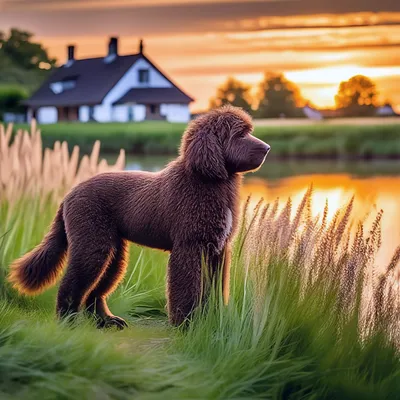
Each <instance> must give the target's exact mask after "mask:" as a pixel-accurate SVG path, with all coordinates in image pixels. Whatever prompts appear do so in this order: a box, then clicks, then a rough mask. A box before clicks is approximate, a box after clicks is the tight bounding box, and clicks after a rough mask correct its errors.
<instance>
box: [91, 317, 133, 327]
mask: <svg viewBox="0 0 400 400" xmlns="http://www.w3.org/2000/svg"><path fill="white" fill-rule="evenodd" d="M97 326H98V327H99V328H114V327H115V328H117V329H119V330H121V329H124V328H127V327H128V324H127V322H126V321H125V320H124V319H123V318H121V317H117V316H115V315H113V316H109V317H106V318H105V319H102V320H99V322H98V324H97Z"/></svg>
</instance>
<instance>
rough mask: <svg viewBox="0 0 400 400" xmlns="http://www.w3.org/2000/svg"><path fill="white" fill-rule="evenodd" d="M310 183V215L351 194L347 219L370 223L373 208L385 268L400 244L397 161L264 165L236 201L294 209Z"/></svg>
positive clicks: (146, 163) (151, 161) (144, 163)
mask: <svg viewBox="0 0 400 400" xmlns="http://www.w3.org/2000/svg"><path fill="white" fill-rule="evenodd" d="M168 161H169V159H166V158H160V157H147V158H142V157H135V158H133V159H129V160H128V162H127V169H131V170H132V169H145V170H149V171H155V170H159V169H161V168H163V167H164V165H165V164H166V163H167V162H168ZM310 184H313V187H314V196H313V208H312V212H313V214H314V215H317V214H318V213H322V212H323V209H324V206H325V201H326V199H328V204H329V215H328V217H329V218H332V217H333V215H334V213H335V212H336V210H337V209H338V208H340V207H344V206H345V205H346V204H347V203H348V202H349V201H350V199H351V197H352V196H353V195H355V203H354V208H353V217H354V218H355V219H356V220H365V221H366V222H367V223H370V222H371V220H373V219H374V218H375V215H376V213H377V212H378V210H380V209H383V210H384V216H383V219H382V237H383V241H382V248H381V251H380V253H379V254H378V259H377V263H378V264H379V265H386V264H387V263H388V261H389V259H390V257H391V256H392V254H393V251H394V249H395V248H396V247H397V245H398V244H400V161H393V162H387V161H380V162H349V161H347V162H333V161H323V162H321V161H301V160H300V161H293V160H291V161H279V162H277V161H269V160H267V162H266V164H265V165H264V166H263V167H262V168H261V169H260V170H259V171H258V172H257V173H255V174H250V175H247V176H246V178H245V180H244V185H243V188H242V198H243V199H246V198H247V196H249V195H251V196H252V201H253V202H254V203H256V202H257V201H258V200H259V199H260V198H261V197H263V198H264V199H265V200H266V201H274V200H275V199H276V198H277V197H279V199H280V200H281V201H282V204H283V203H284V202H285V201H286V200H287V199H288V197H291V199H292V202H293V206H294V207H297V206H298V204H299V203H300V201H301V198H302V197H303V195H304V193H305V191H306V190H307V188H308V186H309V185H310Z"/></svg>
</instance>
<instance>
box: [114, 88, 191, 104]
mask: <svg viewBox="0 0 400 400" xmlns="http://www.w3.org/2000/svg"><path fill="white" fill-rule="evenodd" d="M191 101H192V98H191V97H189V96H188V95H186V94H185V93H183V92H182V91H181V90H179V89H178V88H177V87H170V88H134V89H131V90H128V92H126V93H125V94H124V95H123V96H122V97H121V98H120V99H119V100H117V101H116V102H115V103H114V104H125V103H142V104H150V103H151V104H161V103H175V104H187V103H190V102H191Z"/></svg>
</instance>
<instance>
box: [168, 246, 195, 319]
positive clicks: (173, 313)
mask: <svg viewBox="0 0 400 400" xmlns="http://www.w3.org/2000/svg"><path fill="white" fill-rule="evenodd" d="M201 263H202V251H201V248H200V247H199V246H195V245H187V244H175V245H174V247H173V249H172V252H171V256H170V258H169V263H168V278H167V301H168V316H169V320H170V322H171V324H173V325H176V326H177V325H181V324H182V323H183V322H184V321H185V320H186V319H187V318H188V317H189V316H190V314H191V313H192V311H193V310H194V308H195V307H196V306H197V305H198V304H199V302H200V298H201V296H202V279H201V268H202V267H201Z"/></svg>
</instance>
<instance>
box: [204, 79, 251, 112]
mask: <svg viewBox="0 0 400 400" xmlns="http://www.w3.org/2000/svg"><path fill="white" fill-rule="evenodd" d="M251 103H252V99H251V95H250V86H249V85H246V84H245V83H243V82H240V81H239V80H237V79H235V78H232V77H230V78H228V79H227V81H226V82H225V83H223V84H222V85H221V86H220V87H219V88H218V89H217V94H216V96H215V97H213V98H212V99H211V100H210V108H217V107H221V106H223V105H225V104H231V105H233V106H236V107H241V108H243V109H244V110H245V111H247V112H250V111H251Z"/></svg>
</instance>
